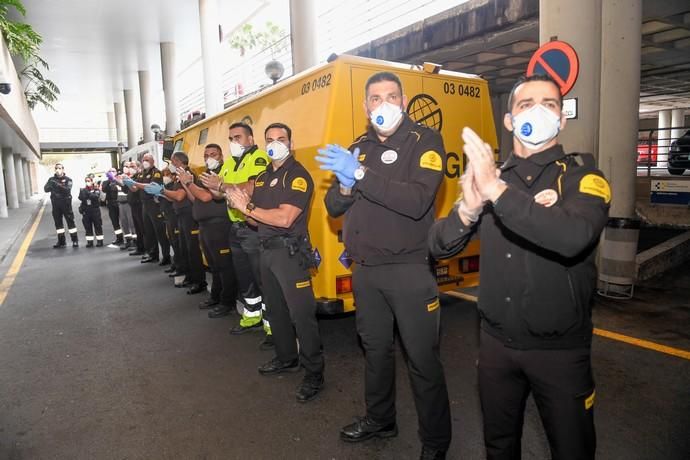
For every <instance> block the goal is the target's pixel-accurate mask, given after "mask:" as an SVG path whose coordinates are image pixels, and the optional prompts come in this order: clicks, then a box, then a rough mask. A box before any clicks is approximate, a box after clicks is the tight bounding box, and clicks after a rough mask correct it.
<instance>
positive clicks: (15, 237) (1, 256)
mask: <svg viewBox="0 0 690 460" xmlns="http://www.w3.org/2000/svg"><path fill="white" fill-rule="evenodd" d="M45 202H46V195H43V198H41V199H40V200H38V203H37V204H36V206H35V207H34V209H33V210H32V211H31V214H30V215H29V217H28V218H27V219H26V221H25V222H24V224H23V225H22V226H21V227H20V228H19V229H18V230H17V231H16V232H15V233H14V235H12V237H11V238H10V244H9V245H8V246H7V249H6V250H5V252H4V253H3V254H0V264H3V263H4V262H5V259H6V258H7V256H8V255H9V254H10V253H11V252H12V250H13V249H14V246H15V244H16V243H17V240H18V239H19V237H20V236H21V235H23V234H25V233H26V231H27V229H28V227H29V226H30V225H31V224H32V223H33V221H34V219H35V218H36V215H37V214H38V212H39V211H40V209H41V207H42V206H43V205H44V203H45Z"/></svg>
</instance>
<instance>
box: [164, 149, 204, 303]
mask: <svg viewBox="0 0 690 460" xmlns="http://www.w3.org/2000/svg"><path fill="white" fill-rule="evenodd" d="M187 168H189V157H188V156H187V154H186V153H184V152H175V153H173V154H172V156H171V158H170V164H169V165H168V169H170V171H174V173H175V174H177V172H178V171H184V170H186V169H187ZM192 181H193V178H192ZM163 193H164V195H165V197H166V198H170V199H172V205H173V210H174V212H175V214H176V215H177V221H178V226H179V229H180V259H179V262H176V264H177V265H178V266H177V271H178V273H179V274H183V275H185V279H184V282H183V283H181V284H176V285H175V287H189V289H188V290H187V294H198V293H200V292H204V291H205V290H206V279H205V275H204V265H203V261H202V259H201V249H200V246H199V224H198V223H197V221H195V220H194V218H193V217H192V202H191V201H190V200H189V198H188V197H187V192H186V191H185V189H184V186H183V185H182V182H181V181H180V179H179V176H178V178H177V180H175V181H174V182H173V183H172V184H171V186H170V188H166V189H165V190H164V191H163ZM202 303H203V304H204V307H211V306H213V305H208V302H202Z"/></svg>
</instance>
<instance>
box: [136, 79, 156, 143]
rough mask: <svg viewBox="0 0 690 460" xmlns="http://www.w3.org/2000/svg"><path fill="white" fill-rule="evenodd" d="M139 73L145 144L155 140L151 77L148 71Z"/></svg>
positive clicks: (142, 127)
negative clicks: (152, 127)
mask: <svg viewBox="0 0 690 460" xmlns="http://www.w3.org/2000/svg"><path fill="white" fill-rule="evenodd" d="M138 73H139V100H140V101H141V129H142V131H143V132H144V142H151V141H152V140H153V131H151V76H150V75H149V71H148V70H140V71H139V72H138Z"/></svg>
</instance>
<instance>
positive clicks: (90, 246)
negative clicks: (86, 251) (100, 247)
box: [86, 240, 93, 248]
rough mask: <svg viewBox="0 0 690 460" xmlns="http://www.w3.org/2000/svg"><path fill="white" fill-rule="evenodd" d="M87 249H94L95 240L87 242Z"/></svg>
mask: <svg viewBox="0 0 690 460" xmlns="http://www.w3.org/2000/svg"><path fill="white" fill-rule="evenodd" d="M86 247H87V248H92V247H93V240H86Z"/></svg>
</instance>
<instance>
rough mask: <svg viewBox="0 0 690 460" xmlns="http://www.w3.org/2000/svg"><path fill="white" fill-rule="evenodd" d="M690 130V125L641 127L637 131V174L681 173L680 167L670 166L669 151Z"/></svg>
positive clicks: (663, 174) (662, 174)
mask: <svg viewBox="0 0 690 460" xmlns="http://www.w3.org/2000/svg"><path fill="white" fill-rule="evenodd" d="M689 130H690V126H676V127H670V128H652V129H640V130H639V131H638V133H637V153H636V155H637V156H636V158H637V175H638V176H666V175H680V174H677V173H678V168H672V167H670V166H669V163H668V161H669V151H670V149H671V144H672V143H673V142H674V141H676V140H677V139H678V138H679V137H682V136H683V135H684V134H685V133H686V132H688V131H689ZM672 173H673V174H672ZM681 174H682V173H681ZM684 174H685V175H688V174H689V172H688V171H685V173H684Z"/></svg>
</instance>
